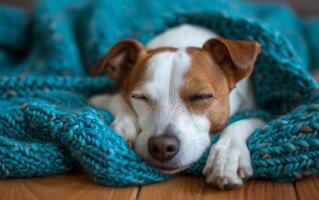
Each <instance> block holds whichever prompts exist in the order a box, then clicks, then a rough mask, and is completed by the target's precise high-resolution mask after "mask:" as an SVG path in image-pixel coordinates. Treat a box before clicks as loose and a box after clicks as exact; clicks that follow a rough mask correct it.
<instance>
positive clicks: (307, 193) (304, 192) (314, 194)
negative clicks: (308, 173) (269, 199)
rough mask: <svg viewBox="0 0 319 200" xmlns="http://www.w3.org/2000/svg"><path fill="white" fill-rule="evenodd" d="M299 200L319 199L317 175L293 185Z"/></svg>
mask: <svg viewBox="0 0 319 200" xmlns="http://www.w3.org/2000/svg"><path fill="white" fill-rule="evenodd" d="M295 187H296V191H297V195H298V198H299V200H309V199H311V200H316V199H319V175H317V176H315V177H309V178H306V179H304V180H301V181H297V182H296V183H295Z"/></svg>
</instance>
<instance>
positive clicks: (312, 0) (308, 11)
mask: <svg viewBox="0 0 319 200" xmlns="http://www.w3.org/2000/svg"><path fill="white" fill-rule="evenodd" d="M245 1H247V2H256V3H259V2H280V3H286V4H288V5H290V6H291V7H293V8H294V9H295V10H296V12H297V13H298V15H299V16H303V17H311V16H318V15H319V0H245ZM35 2H36V0H0V3H5V4H10V5H15V6H18V7H21V8H24V9H26V10H28V11H30V10H32V8H33V6H34V4H35Z"/></svg>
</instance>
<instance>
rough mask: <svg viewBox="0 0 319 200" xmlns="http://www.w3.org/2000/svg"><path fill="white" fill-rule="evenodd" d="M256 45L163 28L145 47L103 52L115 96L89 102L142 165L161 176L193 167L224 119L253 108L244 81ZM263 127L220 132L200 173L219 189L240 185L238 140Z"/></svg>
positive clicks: (245, 171) (202, 31)
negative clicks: (105, 111)
mask: <svg viewBox="0 0 319 200" xmlns="http://www.w3.org/2000/svg"><path fill="white" fill-rule="evenodd" d="M259 51H260V45H259V44H258V43H257V42H254V41H231V40H227V39H223V38H220V37H218V36H217V35H216V34H215V33H214V32H212V31H210V30H208V29H206V28H203V27H199V26H193V25H188V24H183V25H180V26H177V27H174V28H171V29H169V30H167V31H165V32H163V33H161V34H159V35H158V36H157V37H155V38H154V39H153V40H151V41H150V42H149V43H148V44H147V45H146V46H143V45H142V44H141V43H139V42H138V41H135V40H122V41H119V42H118V43H116V44H115V45H114V46H112V47H111V48H110V50H109V51H108V53H107V54H106V55H105V56H104V57H103V58H102V60H101V62H100V63H99V65H98V67H97V68H96V70H95V72H94V74H95V75H97V74H100V73H101V72H102V70H103V69H104V68H106V69H107V71H108V75H109V76H110V77H111V78H112V79H114V80H115V81H117V82H118V83H119V85H120V86H121V90H120V91H119V92H118V93H116V94H112V95H111V94H106V95H100V96H95V97H93V98H92V99H91V100H90V101H91V103H92V104H94V105H95V106H100V107H104V108H106V109H108V110H109V111H110V112H111V113H112V114H113V115H114V117H115V119H114V121H113V123H112V128H113V129H114V130H115V131H116V132H117V133H118V134H120V135H121V136H122V137H123V138H125V140H126V141H127V142H128V144H129V145H131V146H132V147H134V149H135V151H136V153H137V154H138V155H139V156H141V157H142V158H143V159H144V160H145V161H146V162H148V163H149V164H151V165H153V166H155V167H157V168H158V169H159V170H161V171H162V172H164V173H166V174H174V173H177V172H180V171H182V170H184V169H185V168H187V167H188V166H190V165H191V164H192V163H194V162H195V161H197V160H198V159H199V158H200V156H201V155H202V153H203V152H204V151H205V149H206V148H208V146H209V144H210V139H209V135H210V133H213V132H216V131H219V130H222V129H223V128H224V127H225V124H226V122H227V120H228V118H229V116H230V115H232V114H234V113H236V112H238V111H239V110H242V109H249V108H252V107H254V96H253V92H252V88H251V83H250V81H249V78H248V76H249V75H250V74H251V73H252V70H253V67H254V64H255V61H256V58H257V55H258V54H259ZM264 124H265V123H264V122H263V121H261V120H259V119H254V118H251V119H243V120H240V121H237V122H234V123H232V124H231V125H229V126H227V127H226V128H225V129H223V131H222V133H221V136H220V138H219V140H218V141H217V143H216V144H214V145H213V146H212V147H211V148H210V153H209V157H208V160H207V163H206V166H205V168H204V170H203V174H204V176H205V178H206V182H207V183H211V184H214V185H216V186H217V187H219V188H222V189H223V188H233V187H237V186H240V185H242V184H243V182H244V181H245V180H246V179H247V178H249V177H250V176H251V175H252V173H253V171H252V167H251V161H250V154H249V151H248V148H247V146H246V140H247V138H248V137H249V136H250V134H251V133H252V132H253V131H254V130H255V129H256V128H258V127H261V126H263V125H264Z"/></svg>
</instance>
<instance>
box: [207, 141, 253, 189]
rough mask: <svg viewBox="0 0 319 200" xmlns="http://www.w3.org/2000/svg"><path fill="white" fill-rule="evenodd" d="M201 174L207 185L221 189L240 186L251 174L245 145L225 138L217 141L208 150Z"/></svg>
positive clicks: (248, 155)
mask: <svg viewBox="0 0 319 200" xmlns="http://www.w3.org/2000/svg"><path fill="white" fill-rule="evenodd" d="M203 174H204V176H205V178H206V182H207V183H210V184H213V185H215V186H217V187H219V188H221V189H230V188H235V187H239V186H241V185H242V184H243V183H244V181H245V180H246V179H248V178H249V177H251V176H252V174H253V170H252V167H251V163H250V154H249V150H248V148H247V146H246V144H245V143H243V142H242V143H239V142H238V143H234V141H231V140H228V139H226V138H224V139H223V140H220V141H217V143H216V144H215V145H213V146H212V147H211V149H210V153H209V156H208V160H207V162H206V166H205V168H204V170H203Z"/></svg>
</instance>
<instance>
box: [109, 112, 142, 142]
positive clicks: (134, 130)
mask: <svg viewBox="0 0 319 200" xmlns="http://www.w3.org/2000/svg"><path fill="white" fill-rule="evenodd" d="M111 127H112V128H113V130H114V131H115V132H116V133H117V134H119V135H120V136H122V137H123V138H124V139H125V141H126V142H127V144H128V145H129V146H130V147H134V144H135V141H136V138H137V135H138V130H139V129H138V125H137V123H136V122H135V120H133V119H132V118H131V117H128V116H123V117H116V118H115V119H114V121H113V122H112V124H111Z"/></svg>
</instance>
